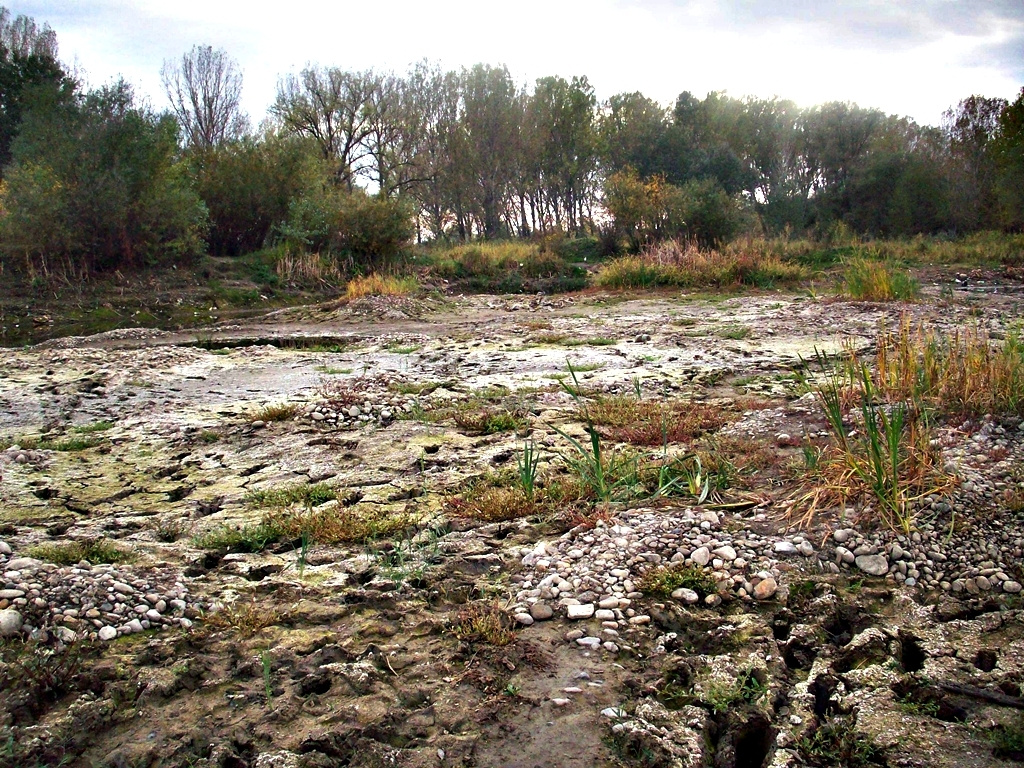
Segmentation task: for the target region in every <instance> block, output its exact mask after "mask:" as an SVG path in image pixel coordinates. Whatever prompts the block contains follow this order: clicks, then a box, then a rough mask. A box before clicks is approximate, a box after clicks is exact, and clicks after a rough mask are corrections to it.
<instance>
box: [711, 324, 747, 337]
mask: <svg viewBox="0 0 1024 768" xmlns="http://www.w3.org/2000/svg"><path fill="white" fill-rule="evenodd" d="M750 333H751V329H750V328H749V327H747V326H745V325H731V326H728V327H726V328H722V329H721V330H720V331H718V337H719V338H720V339H729V340H731V341H739V340H740V339H745V338H747V337H748V336H749V335H750Z"/></svg>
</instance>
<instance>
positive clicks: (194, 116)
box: [160, 45, 248, 149]
mask: <svg viewBox="0 0 1024 768" xmlns="http://www.w3.org/2000/svg"><path fill="white" fill-rule="evenodd" d="M160 79H161V81H162V82H163V85H164V90H165V91H166V92H167V98H168V100H169V101H170V102H171V109H172V110H173V111H174V115H175V117H177V118H178V123H179V124H180V125H181V129H182V130H183V131H184V133H185V142H186V143H187V144H188V146H190V147H193V148H196V149H209V148H210V147H215V146H217V145H218V144H222V143H223V142H225V141H231V140H232V139H238V138H240V137H241V136H242V135H243V134H244V133H245V132H246V130H247V128H248V120H247V118H246V117H245V115H244V114H242V111H241V98H242V73H241V72H239V71H238V63H237V62H236V61H235V60H234V59H231V58H229V57H228V55H227V53H226V52H225V51H224V50H222V49H217V50H214V49H213V48H212V47H210V46H209V45H195V46H193V47H192V50H191V51H189V52H188V53H184V54H182V56H181V61H179V62H177V63H173V62H171V61H170V60H168V61H165V62H164V65H163V68H162V69H161V70H160Z"/></svg>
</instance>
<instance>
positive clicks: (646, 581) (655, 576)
mask: <svg viewBox="0 0 1024 768" xmlns="http://www.w3.org/2000/svg"><path fill="white" fill-rule="evenodd" d="M637 589H639V590H640V591H641V592H643V593H644V594H645V595H648V596H650V597H662V598H667V597H670V596H671V595H672V593H673V592H675V591H676V590H677V589H692V590H693V591H694V592H696V593H697V594H698V595H700V597H701V599H704V598H705V597H707V596H708V595H713V594H715V593H717V592H718V585H717V584H716V583H715V580H714V578H713V577H712V576H711V573H710V572H709V571H707V570H706V569H705V568H701V567H700V566H699V565H687V564H685V563H673V564H672V565H659V566H657V567H656V568H649V569H648V570H646V571H645V572H644V574H643V576H641V577H640V581H639V582H638V583H637Z"/></svg>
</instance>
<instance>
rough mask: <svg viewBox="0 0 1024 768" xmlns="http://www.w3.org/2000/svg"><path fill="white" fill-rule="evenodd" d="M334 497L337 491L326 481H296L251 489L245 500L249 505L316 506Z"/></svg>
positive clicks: (336, 496)
mask: <svg viewBox="0 0 1024 768" xmlns="http://www.w3.org/2000/svg"><path fill="white" fill-rule="evenodd" d="M336 498H338V492H337V491H336V490H335V489H334V488H332V487H331V486H330V485H328V484H327V483H312V484H310V483H296V484H294V485H284V486H280V487H277V488H263V489H260V490H255V491H251V492H250V493H249V494H248V495H247V496H246V497H245V502H246V503H247V504H248V505H249V506H251V507H288V506H291V505H292V504H303V505H305V506H309V507H318V506H320V505H321V504H325V503H327V502H328V501H333V500H334V499H336Z"/></svg>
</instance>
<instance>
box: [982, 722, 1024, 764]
mask: <svg viewBox="0 0 1024 768" xmlns="http://www.w3.org/2000/svg"><path fill="white" fill-rule="evenodd" d="M989 742H990V743H991V744H992V754H993V755H995V756H996V757H999V758H1002V759H1004V760H1006V759H1009V760H1015V761H1020V760H1021V759H1022V758H1024V716H1018V717H1017V718H1016V719H1015V721H1014V722H1013V723H1011V724H1010V725H1000V726H999V727H997V728H993V729H992V730H991V731H990V732H989Z"/></svg>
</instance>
